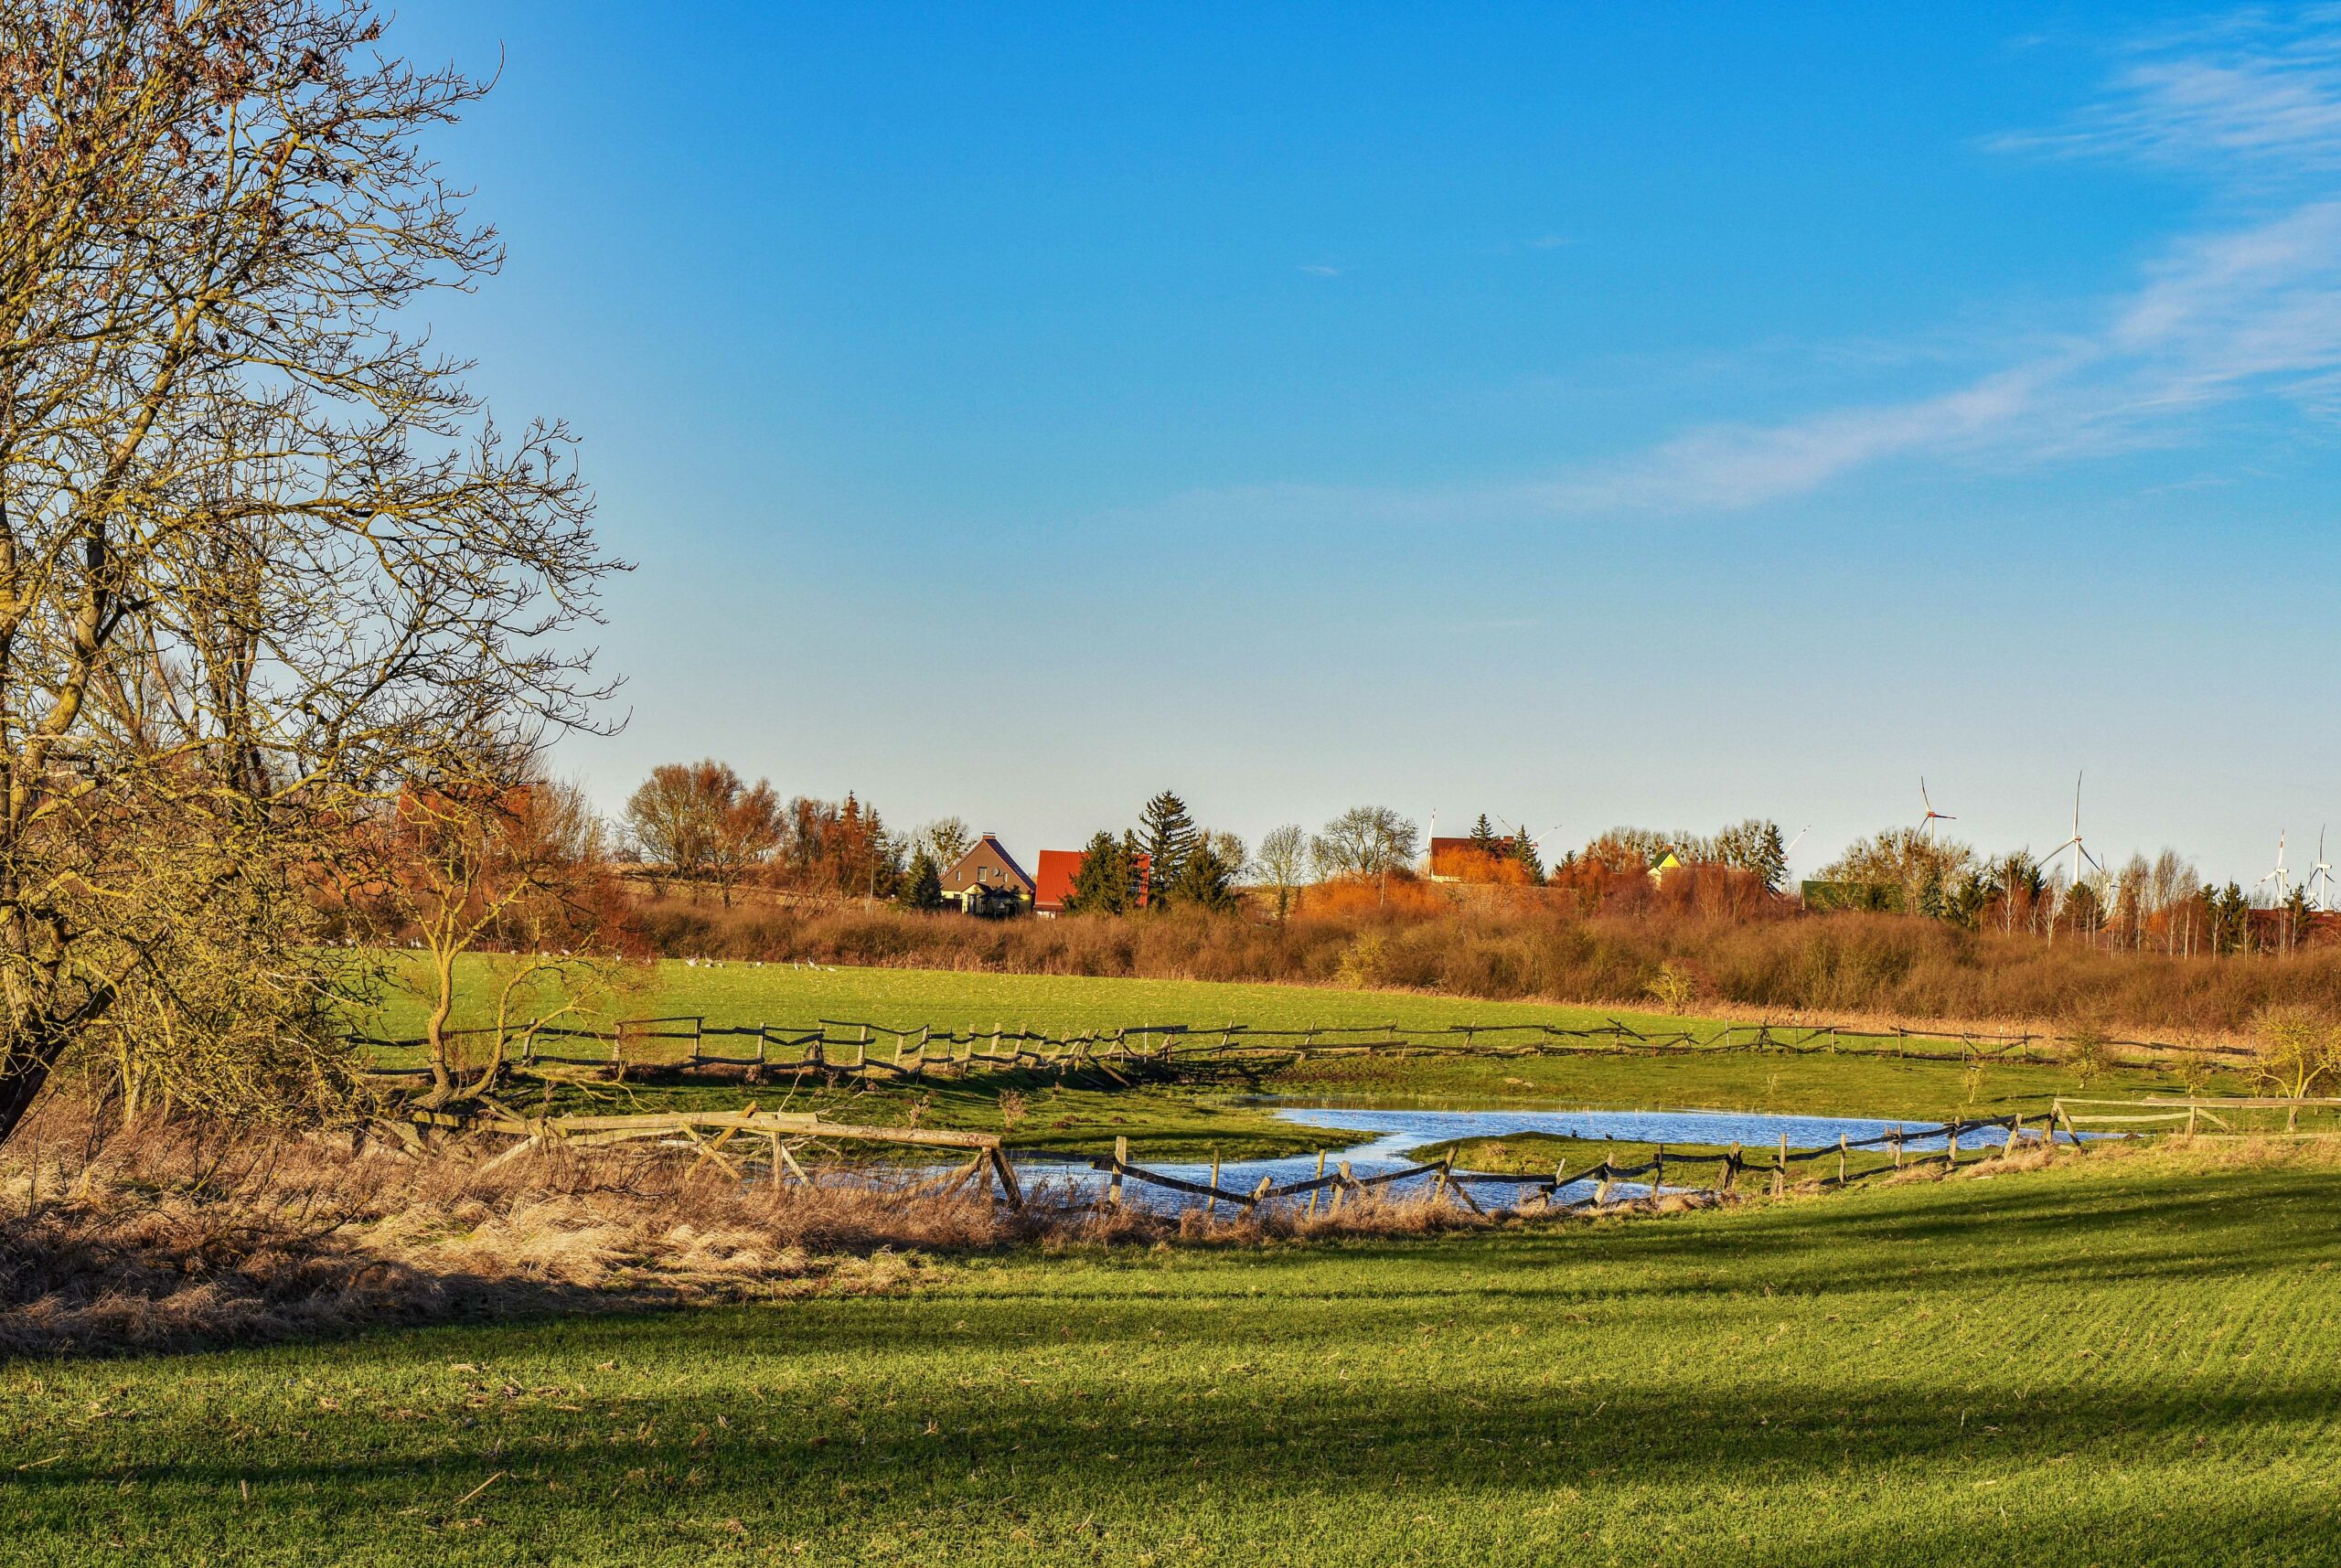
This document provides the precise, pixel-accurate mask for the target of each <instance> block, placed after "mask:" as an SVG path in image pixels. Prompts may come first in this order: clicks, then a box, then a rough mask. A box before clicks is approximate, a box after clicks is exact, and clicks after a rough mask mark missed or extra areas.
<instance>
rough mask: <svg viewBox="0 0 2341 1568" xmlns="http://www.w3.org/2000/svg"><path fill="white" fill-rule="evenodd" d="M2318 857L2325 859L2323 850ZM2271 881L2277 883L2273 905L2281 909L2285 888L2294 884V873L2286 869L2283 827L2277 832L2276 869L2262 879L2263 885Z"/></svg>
mask: <svg viewBox="0 0 2341 1568" xmlns="http://www.w3.org/2000/svg"><path fill="white" fill-rule="evenodd" d="M2317 858H2318V859H2324V855H2323V854H2322V852H2320V853H2319V854H2318V857H2317ZM2270 882H2273V883H2275V884H2276V902H2275V904H2274V905H2273V906H2272V907H2275V908H2278V909H2281V908H2282V907H2283V903H2284V896H2285V890H2286V889H2287V888H2289V887H2290V886H2291V885H2292V874H2291V873H2290V872H2288V871H2286V870H2285V869H2284V834H2283V832H2282V829H2279V830H2278V831H2277V834H2276V869H2274V870H2272V871H2271V872H2269V873H2268V874H2267V875H2266V876H2264V877H2262V878H2261V879H2260V883H2261V885H2262V886H2265V885H2266V884H2267V883H2270Z"/></svg>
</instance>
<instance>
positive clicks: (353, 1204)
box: [0, 1097, 1484, 1356]
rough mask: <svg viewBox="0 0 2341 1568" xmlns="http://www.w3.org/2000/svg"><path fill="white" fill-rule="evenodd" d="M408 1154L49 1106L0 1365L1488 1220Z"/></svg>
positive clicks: (35, 1148)
mask: <svg viewBox="0 0 2341 1568" xmlns="http://www.w3.org/2000/svg"><path fill="white" fill-rule="evenodd" d="M508 1147H510V1146H509V1145H508V1144H504V1143H501V1142H500V1141H499V1142H485V1141H484V1142H483V1144H482V1146H481V1147H469V1146H463V1145H458V1146H455V1147H450V1148H448V1149H446V1150H444V1151H441V1152H438V1153H434V1154H431V1155H426V1156H422V1157H416V1156H414V1155H412V1154H411V1153H409V1152H407V1151H405V1150H403V1149H402V1148H401V1147H399V1146H397V1145H396V1144H395V1143H394V1142H390V1141H387V1140H376V1139H370V1138H368V1137H365V1136H362V1135H351V1134H348V1133H338V1134H330V1135H327V1134H312V1135H302V1134H296V1133H267V1134H253V1133H251V1132H249V1131H239V1130H237V1129H233V1128H228V1127H223V1126H219V1125H214V1124H207V1123H203V1122H197V1121H182V1122H178V1123H175V1124H171V1125H147V1126H144V1127H138V1128H133V1129H130V1130H127V1131H124V1130H122V1129H119V1128H111V1129H110V1128H105V1127H103V1126H93V1124H92V1122H91V1115H90V1113H89V1111H88V1110H87V1108H86V1107H83V1106H80V1105H78V1104H75V1103H74V1102H72V1101H71V1100H69V1099H66V1098H61V1097H60V1098H59V1099H58V1100H55V1101H52V1102H51V1103H50V1104H49V1105H48V1106H47V1107H46V1108H44V1110H43V1111H42V1112H41V1113H40V1114H39V1115H38V1116H37V1118H36V1121H35V1123H33V1124H32V1125H27V1128H26V1129H25V1130H24V1132H23V1133H21V1134H20V1135H19V1136H17V1137H16V1139H14V1140H12V1141H11V1142H10V1143H9V1144H8V1145H7V1146H5V1149H0V1356H6V1355H11V1354H27V1353H49V1354H54V1353H80V1354H88V1353H107V1352H112V1351H119V1350H124V1349H160V1348H167V1347H173V1346H178V1345H186V1344H193V1343H234V1342H251V1341H259V1340H266V1339H283V1338H291V1337H304V1336H314V1335H317V1334H328V1333H336V1332H346V1331H350V1330H354V1329H358V1328H366V1327H372V1326H379V1325H385V1324H399V1323H422V1322H432V1321H443V1320H448V1319H464V1318H487V1317H514V1316H523V1315H529V1314H535V1313H543V1312H570V1311H596V1310H608V1309H613V1308H630V1309H638V1308H643V1307H664V1306H681V1305H687V1304H692V1303H703V1302H720V1301H738V1300H752V1299H760V1298H771V1297H777V1296H797V1295H806V1294H811V1293H815V1292H821V1291H846V1292H869V1291H881V1290H886V1289H892V1288H899V1287H904V1286H907V1285H914V1284H915V1283H917V1282H918V1281H919V1280H920V1279H921V1278H923V1277H924V1276H925V1274H926V1273H927V1272H928V1270H929V1267H930V1264H929V1262H928V1259H929V1258H930V1257H931V1256H932V1255H933V1254H937V1253H963V1252H968V1251H977V1250H988V1249H993V1248H999V1247H1004V1246H1009V1245H1013V1244H1018V1243H1042V1244H1044V1245H1046V1246H1050V1247H1067V1246H1074V1245H1082V1244H1127V1243H1140V1244H1153V1243H1173V1242H1180V1243H1184V1242H1200V1241H1206V1240H1207V1241H1210V1242H1213V1243H1224V1244H1245V1243H1254V1244H1256V1243H1266V1242H1273V1241H1279V1240H1289V1239H1305V1238H1311V1237H1320V1236H1338V1235H1366V1234H1375V1235H1389V1234H1404V1233H1414V1232H1433V1231H1439V1230H1447V1229H1453V1228H1457V1227H1462V1226H1469V1225H1473V1224H1479V1223H1483V1222H1484V1221H1480V1220H1478V1219H1476V1218H1474V1217H1472V1216H1470V1215H1468V1214H1466V1213H1463V1212H1462V1211H1458V1210H1454V1209H1451V1208H1449V1207H1448V1206H1446V1205H1441V1204H1434V1203H1431V1202H1428V1201H1426V1200H1419V1199H1413V1200H1407V1199H1385V1198H1381V1197H1378V1196H1376V1197H1371V1198H1367V1199H1363V1200H1357V1201H1353V1202H1352V1203H1350V1204H1348V1205H1346V1206H1345V1207H1344V1209H1343V1211H1342V1212H1341V1213H1340V1214H1339V1215H1331V1216H1326V1217H1322V1218H1310V1217H1309V1216H1306V1215H1304V1214H1299V1213H1286V1212H1282V1211H1261V1212H1259V1213H1256V1214H1254V1215H1245V1216H1240V1217H1235V1218H1232V1219H1230V1218H1222V1219H1219V1220H1218V1221H1216V1222H1213V1221H1205V1220H1204V1219H1203V1217H1202V1216H1201V1215H1199V1214H1194V1213H1186V1214H1179V1213H1158V1212H1153V1211H1147V1210H1144V1209H1140V1208H1137V1207H1130V1208H1126V1209H1107V1208H1100V1207H1098V1206H1096V1205H1094V1204H1091V1203H1088V1202H1081V1203H1070V1202H1065V1201H1062V1200H1059V1201H1052V1195H1051V1193H1050V1191H1049V1186H1048V1184H1047V1183H1046V1182H1045V1181H1042V1182H1040V1183H1038V1184H1037V1189H1036V1194H1035V1196H1036V1198H1037V1201H1035V1202H1033V1203H1032V1204H1029V1205H1028V1206H1027V1207H1026V1208H1025V1209H1024V1210H1023V1211H1013V1212H1012V1211H1009V1210H1007V1209H1005V1208H1002V1207H998V1206H995V1204H994V1203H993V1202H992V1201H991V1200H990V1198H989V1195H988V1194H985V1193H981V1192H978V1191H976V1190H974V1189H972V1188H969V1189H964V1190H960V1191H956V1192H944V1191H937V1190H935V1187H936V1186H937V1184H936V1183H935V1181H934V1180H933V1179H931V1178H927V1177H924V1176H922V1175H920V1174H916V1173H910V1172H903V1173H901V1174H899V1175H896V1176H894V1177H892V1178H888V1177H884V1176H882V1175H878V1174H874V1173H873V1172H871V1170H870V1169H868V1168H862V1169H860V1170H857V1171H854V1172H850V1173H839V1174H835V1175H830V1176H823V1175H821V1174H820V1173H819V1172H818V1171H817V1172H816V1179H815V1180H814V1181H813V1182H812V1183H811V1184H810V1185H806V1184H800V1183H790V1184H786V1185H775V1184H774V1183H772V1182H771V1181H769V1180H757V1181H754V1182H748V1183H743V1182H741V1181H738V1180H735V1179H732V1178H731V1177H729V1176H724V1175H722V1174H720V1173H717V1172H715V1171H714V1170H713V1168H711V1167H703V1168H700V1169H699V1170H697V1171H693V1170H692V1169H691V1168H690V1162H689V1158H688V1157H684V1156H679V1155H676V1154H673V1153H670V1152H668V1151H657V1150H642V1149H625V1148H619V1149H607V1150H594V1151H590V1152H585V1153H578V1154H571V1153H565V1152H561V1151H558V1150H556V1151H554V1152H552V1153H550V1154H547V1155H543V1156H532V1157H526V1158H515V1159H508V1160H504V1161H501V1162H497V1161H496V1160H495V1158H494V1157H495V1155H496V1154H497V1153H499V1152H502V1151H503V1150H504V1149H508Z"/></svg>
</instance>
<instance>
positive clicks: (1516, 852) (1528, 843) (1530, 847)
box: [1480, 816, 1545, 886]
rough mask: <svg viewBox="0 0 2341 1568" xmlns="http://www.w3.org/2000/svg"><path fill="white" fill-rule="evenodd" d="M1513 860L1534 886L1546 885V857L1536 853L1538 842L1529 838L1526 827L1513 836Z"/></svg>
mask: <svg viewBox="0 0 2341 1568" xmlns="http://www.w3.org/2000/svg"><path fill="white" fill-rule="evenodd" d="M1486 820H1487V818H1486V817H1484V816H1483V817H1481V818H1480V821H1482V822H1485V821H1486ZM1512 858H1513V860H1514V861H1515V862H1517V863H1518V865H1519V867H1520V869H1521V870H1522V871H1523V872H1524V873H1525V874H1526V875H1527V878H1528V880H1529V881H1530V882H1531V883H1532V884H1534V885H1536V886H1542V885H1543V884H1544V880H1545V857H1544V856H1542V855H1539V854H1538V853H1536V840H1534V838H1531V837H1528V829H1526V828H1525V827H1523V828H1521V829H1519V830H1518V831H1517V832H1515V833H1513V836H1512Z"/></svg>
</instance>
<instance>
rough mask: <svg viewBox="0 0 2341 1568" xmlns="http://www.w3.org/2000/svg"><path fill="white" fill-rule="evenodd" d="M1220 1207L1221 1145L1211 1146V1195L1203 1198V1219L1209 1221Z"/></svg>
mask: <svg viewBox="0 0 2341 1568" xmlns="http://www.w3.org/2000/svg"><path fill="white" fill-rule="evenodd" d="M1218 1209H1219V1146H1218V1145H1217V1144H1213V1145H1212V1146H1211V1196H1210V1197H1208V1198H1206V1199H1204V1200H1203V1219H1204V1220H1205V1221H1209V1220H1210V1219H1211V1217H1212V1215H1213V1213H1215V1212H1216V1211H1218Z"/></svg>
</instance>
